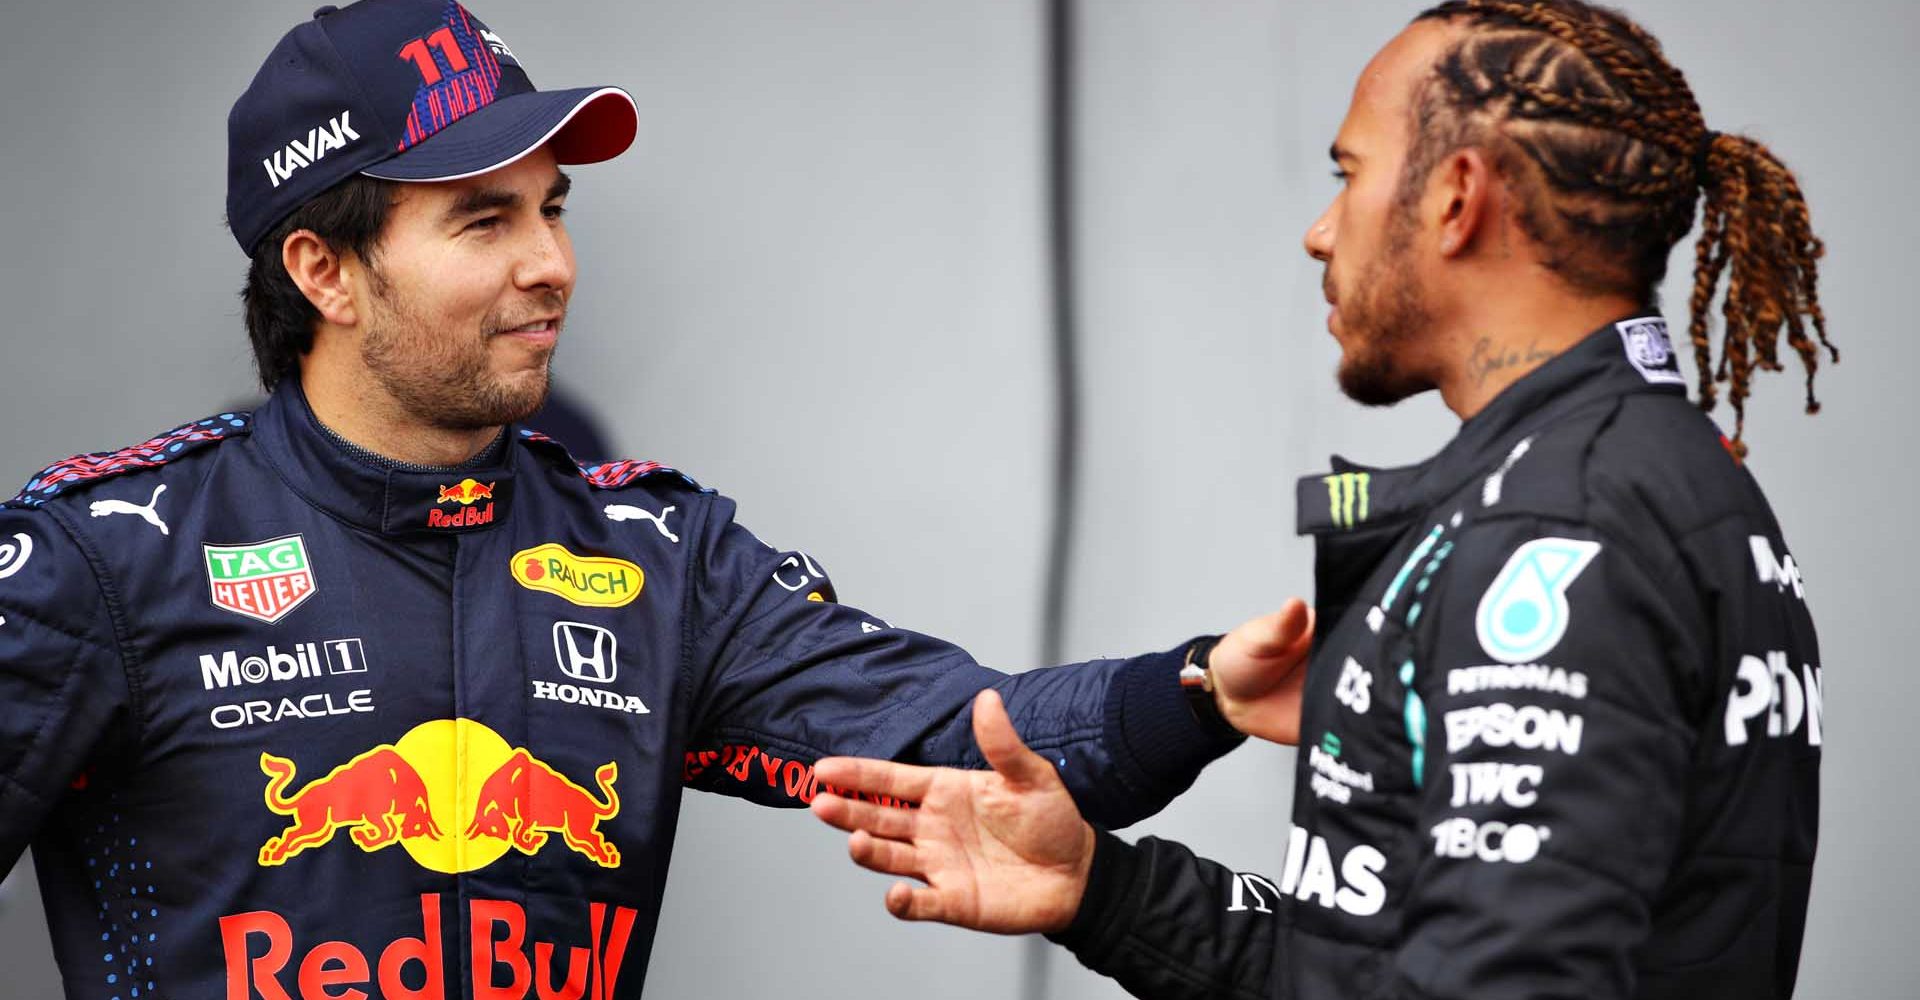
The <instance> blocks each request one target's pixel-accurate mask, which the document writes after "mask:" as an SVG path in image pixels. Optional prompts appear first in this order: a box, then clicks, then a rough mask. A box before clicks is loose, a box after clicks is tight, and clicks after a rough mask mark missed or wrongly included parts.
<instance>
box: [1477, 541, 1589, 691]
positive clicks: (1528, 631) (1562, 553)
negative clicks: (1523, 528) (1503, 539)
mask: <svg viewBox="0 0 1920 1000" xmlns="http://www.w3.org/2000/svg"><path fill="white" fill-rule="evenodd" d="M1599 554H1600V543H1599V542H1589V541H1583V540H1581V539H1577V538H1536V539H1534V540H1532V541H1530V542H1528V543H1526V544H1525V545H1522V546H1520V548H1519V549H1518V550H1516V551H1515V552H1514V553H1513V556H1512V557H1511V558H1509V559H1508V560H1507V564H1506V566H1505V567H1503V568H1502V569H1501V570H1500V575H1498V576H1496V577H1494V578H1493V583H1491V584H1489V585H1488V586H1487V592H1486V593H1485V594H1482V595H1481V597H1480V608H1479V611H1478V613H1477V614H1476V615H1475V616H1474V630H1475V631H1476V632H1477V633H1478V634H1479V638H1480V647H1481V648H1482V649H1484V650H1486V651H1487V655H1488V656H1491V657H1493V658H1494V659H1496V660H1499V661H1500V662H1501V663H1531V662H1533V661H1535V660H1537V659H1539V658H1540V657H1542V656H1545V655H1546V654H1547V653H1549V652H1551V651H1552V650H1553V647H1555V646H1557V645H1559V644H1560V638H1561V637H1562V636H1564V635H1566V634H1567V623H1568V622H1569V621H1570V620H1571V618H1572V615H1573V611H1572V609H1571V608H1570V607H1568V605H1567V588H1568V587H1569V586H1571V585H1572V584H1573V581H1574V580H1575V579H1576V578H1577V577H1579V576H1580V572H1581V571H1582V570H1584V569H1586V568H1587V564H1588V563H1590V562H1592V561H1593V557H1594V556H1597V555H1599Z"/></svg>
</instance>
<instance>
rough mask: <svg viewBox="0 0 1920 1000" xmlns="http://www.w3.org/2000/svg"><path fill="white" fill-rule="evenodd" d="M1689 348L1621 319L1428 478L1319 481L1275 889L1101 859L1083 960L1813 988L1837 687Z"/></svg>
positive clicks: (1461, 989) (1138, 979) (1734, 990)
mask: <svg viewBox="0 0 1920 1000" xmlns="http://www.w3.org/2000/svg"><path fill="white" fill-rule="evenodd" d="M1723 445H1724V442H1723V441H1722V440H1721V439H1720V438H1719V436H1718V432H1717V431H1716V430H1715V428H1714V426H1713V424H1712V423H1711V422H1710V421H1708V420H1707V419H1706V418H1705V417H1704V416H1703V415H1702V414H1701V413H1700V412H1699V411H1698V409H1697V408H1695V407H1694V406H1693V405H1691V404H1690V403H1689V402H1688V401H1687V399H1686V392H1685V388H1684V383H1683V382H1682V379H1681V375H1680V372H1679V370H1678V367H1677V365H1676V363H1675V361H1674V358H1673V353H1672V346H1671V344H1670V343H1669V342H1668V339H1667V332H1666V324H1665V323H1664V322H1663V321H1662V320H1660V319H1659V318H1658V317H1653V316H1641V317H1636V318H1632V319H1628V320H1626V321H1623V322H1620V323H1616V324H1611V325H1609V326H1607V327H1605V328H1603V329H1601V330H1599V331H1596V332H1595V333H1593V334H1592V335H1591V336H1590V337H1588V338H1587V339H1585V340H1583V341H1582V342H1581V343H1579V344H1578V345H1576V346H1575V347H1573V348H1572V349H1570V350H1569V351H1567V352H1566V353H1564V354H1561V355H1560V356H1558V357H1556V358H1554V359H1552V360H1550V361H1548V362H1547V363H1545V364H1544V365H1542V366H1541V367H1540V368H1538V369H1536V370H1535V371H1533V372H1532V373H1530V374H1528V375H1526V376H1525V377H1523V378H1522V379H1520V380H1519V381H1517V382H1515V383H1514V384H1513V385H1512V386H1510V387H1508V388H1507V389H1506V391H1505V392H1503V393H1502V394H1501V395H1500V396H1498V397H1497V398H1496V399H1494V400H1493V401H1492V402H1491V403H1490V404H1489V405H1488V406H1487V407H1486V408H1485V409H1484V410H1483V411H1481V412H1480V413H1478V414H1476V415H1475V416H1474V417H1473V418H1472V419H1469V420H1467V421H1466V422H1465V423H1464V424H1463V425H1462V426H1461V429H1460V433H1459V434H1458V436H1456V437H1455V438H1454V439H1453V441H1452V442H1450V443H1449V444H1448V445H1447V446H1446V447H1445V448H1444V449H1443V450H1442V451H1441V452H1440V453H1439V454H1438V455H1436V456H1435V457H1433V458H1432V459H1430V460H1428V461H1427V462H1424V463H1422V464H1419V465H1415V466H1411V467H1407V468H1398V469H1371V468H1366V467H1363V466H1359V465H1354V464H1352V463H1347V462H1342V461H1340V460H1338V459H1336V460H1335V467H1334V469H1333V470H1332V471H1331V472H1330V473H1328V474H1326V475H1322V476H1314V477H1310V478H1308V479H1305V480H1303V481H1302V482H1301V484H1300V488H1299V503H1300V528H1301V531H1302V532H1303V533H1305V534H1310V535H1312V536H1313V538H1314V540H1315V543H1316V547H1317V557H1316V563H1315V588H1316V594H1315V600H1316V605H1317V610H1318V615H1319V619H1318V620H1319V622H1320V631H1319V633H1318V634H1317V635H1316V636H1315V643H1314V650H1313V654H1312V658H1311V659H1310V661H1309V666H1308V675H1307V683H1306V689H1305V694H1304V696H1303V697H1304V700H1303V707H1302V718H1301V727H1300V738H1301V745H1300V750H1299V756H1298V762H1297V765H1296V772H1295V776H1294V808H1293V821H1294V825H1293V829H1292V831H1291V832H1290V834H1289V835H1288V836H1287V842H1286V855H1285V861H1284V862H1283V864H1282V867H1281V869H1280V870H1279V871H1277V872H1274V873H1270V874H1260V873H1253V872H1234V871H1231V870H1229V869H1227V868H1225V867H1223V866H1221V865H1218V864H1215V863H1214V862H1211V861H1208V860H1205V859H1203V858H1199V857H1196V856H1195V855H1194V854H1193V853H1192V852H1191V851H1188V850H1187V849H1186V848H1184V847H1182V846H1181V845H1179V844H1176V843H1172V842H1169V841H1163V840H1157V839H1153V838H1145V839H1143V840H1142V841H1141V842H1140V843H1139V844H1137V845H1128V844H1125V843H1123V842H1122V841H1120V840H1119V839H1117V838H1115V837H1113V836H1112V835H1110V834H1102V835H1101V836H1100V837H1099V839H1098V845H1097V846H1096V848H1095V859H1094V864H1093V872H1092V875H1091V881H1090V885H1089V887H1088V892H1087V895H1086V897H1085V899H1084V900H1083V902H1082V905H1081V909H1080V911H1079V915H1078V916H1077V917H1076V920H1075V922H1074V924H1073V925H1072V926H1071V927H1070V928H1068V930H1067V931H1066V932H1064V933H1063V934H1062V935H1060V936H1059V938H1058V940H1060V941H1062V942H1063V943H1065V944H1067V945H1069V946H1070V947H1072V948H1073V949H1074V951H1075V953H1076V955H1077V956H1078V957H1079V958H1080V960H1081V961H1082V962H1083V963H1085V964H1086V965H1088V966H1089V967H1091V968H1093V969H1094V970H1096V971H1099V972H1103V973H1106V974H1108V975H1111V976H1114V977H1115V978H1117V979H1118V980H1119V981H1120V982H1121V984H1123V985H1124V986H1126V987H1127V988H1128V989H1129V990H1131V991H1132V992H1134V993H1135V994H1137V995H1139V996H1143V997H1154V998H1162V997H1235V998H1279V997H1288V998H1291V997H1302V998H1314V1000H1319V998H1328V1000H1359V998H1394V1000H1413V998H1461V1000H1465V998H1473V1000H1522V998H1527V1000H1539V998H1549V997H1555V998H1559V997H1565V998H1575V997H1578V998H1590V1000H1609V998H1627V997H1637V998H1642V1000H1652V998H1660V1000H1711V998H1722V997H1724V998H1728V1000H1735V998H1738V1000H1764V998H1778V997H1786V996H1788V995H1790V994H1791V993H1792V991H1793V984H1794V978H1795V973H1796V971H1797V969H1798V964H1799V957H1800V941H1801V934H1802V931H1803V930H1804V927H1805V921H1806V912H1807V895H1808V891H1809V886H1810V880H1811V875H1812V867H1813V855H1814V842H1815V836H1816V832H1817V829H1818V818H1819V763H1820V750H1821V741H1822V730H1821V722H1822V715H1821V708H1822V691H1823V688H1822V674H1821V667H1820V657H1819V649H1818V645H1817V642H1816V639H1815V635H1814V629H1813V622H1812V619H1811V617H1810V616H1809V614H1808V611H1807V605H1806V597H1805V588H1804V584H1803V581H1802V579H1801V575H1800V571H1799V567H1798V566H1797V564H1796V563H1795V561H1794V559H1793V556H1792V555H1790V554H1789V553H1788V550H1787V547H1786V543H1785V540H1784V539H1783V537H1782V535H1781V532H1780V527H1779V525H1778V524H1777V523H1776V522H1775V520H1774V516H1773V513H1772V511H1771V510H1770V509H1769V507H1768V505H1767V502H1766V499H1765V498H1764V497H1763V496H1762V495H1761V492H1760V488H1759V486H1758V485H1757V484H1756V483H1755V481H1754V479H1753V477H1752V476H1751V475H1749V474H1748V472H1747V470H1746V469H1745V468H1743V467H1742V466H1741V465H1739V464H1738V463H1736V462H1735V460H1734V459H1733V458H1732V457H1731V456H1730V455H1729V453H1728V450H1727V449H1726V448H1725V447H1723Z"/></svg>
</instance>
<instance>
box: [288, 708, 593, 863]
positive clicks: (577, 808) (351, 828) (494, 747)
mask: <svg viewBox="0 0 1920 1000" xmlns="http://www.w3.org/2000/svg"><path fill="white" fill-rule="evenodd" d="M260 770H261V771H262V772H264V773H265V774H266V775H267V788H266V794H265V799H266V804H267V808H268V809H270V810H272V811H273V812H274V813H276V814H278V815H281V816H287V817H291V818H292V822H291V823H290V824H289V825H288V826H287V828H286V829H285V830H283V831H281V832H280V833H279V834H278V835H276V836H274V837H272V838H269V839H268V840H267V842H266V843H265V844H264V845H262V846H261V848H260V858H259V860H260V864H261V865H263V866H269V867H271V866H277V865H283V864H286V863H287V861H288V860H290V859H292V858H294V857H297V856H298V855H300V854H301V853H302V852H305V851H308V850H312V849H315V848H318V847H322V846H325V845H327V844H328V843H330V842H332V841H333V839H334V838H335V836H336V835H337V834H338V833H339V832H340V831H341V830H346V831H348V834H347V835H348V838H349V839H350V840H352V842H353V843H354V844H355V845H356V846H358V847H359V848H360V849H361V850H363V851H369V852H371V851H378V850H381V849H383V848H387V847H390V846H392V845H394V844H399V845H401V847H402V849H404V850H405V851H406V852H407V854H409V855H410V856H412V858H413V860H414V861H415V862H417V863H419V864H420V865H421V866H422V867H425V868H429V869H432V870H434V871H437V872H445V873H448V874H453V873H457V872H469V871H475V870H477V869H480V868H484V867H486V866H487V865H490V864H492V863H493V862H495V861H497V860H499V859H500V857H501V856H503V855H505V854H506V853H507V851H508V850H510V849H511V850H518V851H520V852H521V853H523V854H529V855H531V854H536V853H538V852H539V851H540V850H541V848H543V847H545V846H546V844H547V842H548V841H549V840H550V839H551V836H552V835H553V834H558V835H559V836H560V842H561V843H562V844H564V845H565V846H566V847H567V848H568V849H569V850H573V851H576V852H578V853H580V854H581V855H584V856H585V857H587V858H588V859H589V860H591V861H593V862H594V863H595V864H598V865H600V866H602V867H605V868H618V867H619V866H620V849H619V848H618V847H615V846H614V845H613V843H612V842H610V841H608V840H607V838H606V837H605V836H603V835H602V834H601V833H600V829H599V827H600V824H601V823H602V822H603V821H605V820H608V819H612V818H613V817H614V816H617V815H619V813H620V796H619V794H618V793H616V792H615V791H614V787H613V785H614V781H615V780H616V779H617V778H618V777H619V768H618V766H617V765H616V764H615V763H614V762H612V761H608V762H607V763H606V764H603V765H601V766H600V767H599V768H598V769H596V770H595V771H594V782H595V785H596V789H597V793H598V794H595V793H594V792H589V791H588V790H586V789H585V788H582V787H581V786H580V785H578V784H575V783H574V782H573V781H572V780H571V779H569V778H568V777H567V776H566V775H565V774H563V773H561V772H560V771H559V770H557V769H555V768H554V767H553V766H552V765H550V764H547V763H546V762H545V761H542V760H540V759H539V758H538V757H536V756H534V755H533V754H532V753H531V752H529V751H528V750H527V749H526V748H524V747H512V746H509V745H508V744H507V741H506V740H504V739H502V738H501V737H500V735H499V734H498V733H495V732H494V731H493V730H491V729H488V728H487V727H486V726H483V725H481V724H480V723H478V722H474V721H472V720H471V719H436V720H434V721H432V722H425V723H421V724H420V725H418V726H415V727H414V728H413V729H412V730H410V731H408V733H407V734H406V735H405V736H402V737H401V738H400V739H398V740H396V741H394V742H393V743H392V744H384V745H381V746H377V747H374V748H373V749H371V750H368V751H366V752H365V753H362V754H360V755H358V756H356V757H354V758H353V759H352V760H350V761H348V762H347V763H345V764H342V765H340V766H339V767H336V768H334V769H333V770H332V771H329V772H327V774H326V775H324V776H322V777H319V778H315V779H313V780H312V781H309V782H308V783H307V784H306V785H305V786H304V787H302V788H301V789H300V790H299V791H297V792H294V793H292V794H288V792H287V789H288V788H289V786H291V785H292V784H293V781H294V764H293V762H292V761H290V760H287V759H286V758H283V757H275V756H274V755H272V754H269V753H262V754H261V755H260ZM442 817H459V818H462V819H466V820H467V821H466V822H465V823H464V824H463V823H459V822H457V821H456V822H455V823H452V824H448V823H444V822H442Z"/></svg>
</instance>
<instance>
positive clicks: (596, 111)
mask: <svg viewBox="0 0 1920 1000" xmlns="http://www.w3.org/2000/svg"><path fill="white" fill-rule="evenodd" d="M639 128H640V113H639V111H638V110H637V109H636V108H635V107H634V104H633V97H632V96H631V95H629V94H628V93H627V92H626V91H624V90H621V89H620V88H618V87H580V88H576V89H573V90H554V91H533V92H531V93H524V94H514V95H513V96H511V97H502V98H500V99H499V100H496V101H494V102H493V103H492V104H489V105H487V106H486V107H484V108H481V109H480V110H478V111H475V112H473V113H472V114H469V115H467V116H466V117H464V118H462V119H460V120H459V121H457V122H454V123H453V124H452V125H449V126H447V127H446V128H443V129H441V130H440V131H438V132H436V133H434V134H433V135H431V136H429V137H427V138H426V139H423V140H421V141H420V142H419V143H418V144H417V145H415V146H414V147H413V148H412V149H409V150H407V151H406V152H404V153H401V154H399V155H398V156H394V157H391V158H389V159H385V160H381V161H380V162H379V163H376V164H374V165H373V166H371V167H368V168H366V169H364V170H362V171H360V172H361V173H363V174H366V175H367V176H369V177H379V178H383V179H385V180H392V181H455V180H459V179H461V178H463V177H472V176H475V175H476V174H484V173H486V172H487V171H489V170H498V169H500V168H501V167H504V166H506V165H508V164H510V163H512V162H514V161H515V160H518V159H520V158H521V157H523V156H526V155H527V154H528V153H531V152H533V151H534V150H536V149H539V148H540V147H541V146H543V145H551V146H552V148H553V154H554V159H556V160H558V161H559V162H560V163H598V162H600V161H601V160H611V159H613V158H614V157H616V156H619V155H620V154H621V153H623V152H625V151H626V149H627V147H628V146H631V145H633V137H634V135H635V134H636V133H637V132H638V131H639Z"/></svg>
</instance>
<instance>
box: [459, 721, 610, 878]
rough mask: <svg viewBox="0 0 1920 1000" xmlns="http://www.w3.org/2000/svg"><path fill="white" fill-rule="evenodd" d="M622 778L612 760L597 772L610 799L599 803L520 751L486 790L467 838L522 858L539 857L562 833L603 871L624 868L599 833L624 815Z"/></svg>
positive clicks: (496, 773)
mask: <svg viewBox="0 0 1920 1000" xmlns="http://www.w3.org/2000/svg"><path fill="white" fill-rule="evenodd" d="M618 774H619V769H618V768H617V767H616V766H615V765H614V763H613V762H612V761H608V762H607V763H605V764H602V765H601V766H600V769H599V770H597V771H595V772H593V778H594V780H595V781H596V782H598V783H599V785H600V794H601V796H602V798H603V799H604V800H605V801H604V802H601V801H596V800H595V799H594V798H593V796H592V795H590V794H588V793H587V791H586V790H585V789H582V788H581V787H580V786H579V785H576V784H574V783H573V782H571V781H568V780H567V777H566V775H563V774H561V773H560V772H558V771H556V770H554V769H553V768H551V767H548V766H547V765H546V764H545V763H543V762H541V761H540V760H539V759H537V758H535V757H534V756H533V755H532V754H530V753H528V752H526V751H525V750H515V751H514V752H513V756H512V757H509V758H507V762H506V763H505V764H503V765H501V766H500V768H499V769H498V770H496V771H494V772H493V774H492V776H491V777H489V778H487V780H486V783H485V784H483V785H481V786H480V801H479V803H478V804H476V805H475V806H474V811H473V822H472V823H470V824H468V825H467V830H466V834H467V836H468V837H469V838H480V837H492V838H495V839H497V840H504V841H506V842H508V843H510V844H512V845H513V846H514V848H515V849H516V850H518V851H519V852H520V853H522V854H537V853H539V851H540V848H541V847H543V846H545V845H546V843H547V834H548V833H549V832H552V833H558V834H559V835H560V837H561V839H562V840H564V841H566V844H567V846H568V847H570V848H572V849H573V850H576V851H579V852H580V853H581V854H584V855H586V856H587V857H589V858H592V859H593V860H594V861H595V862H597V863H598V864H599V865H600V866H601V867H603V868H618V867H620V849H619V848H617V847H615V846H613V845H612V844H610V843H608V842H607V838H605V837H602V836H601V835H600V831H599V830H598V829H597V827H598V826H599V825H600V821H601V820H603V819H606V818H608V817H610V816H613V815H614V814H616V813H618V812H619V811H620V796H618V795H616V794H614V791H613V779H614V778H615V777H616V776H618Z"/></svg>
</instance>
